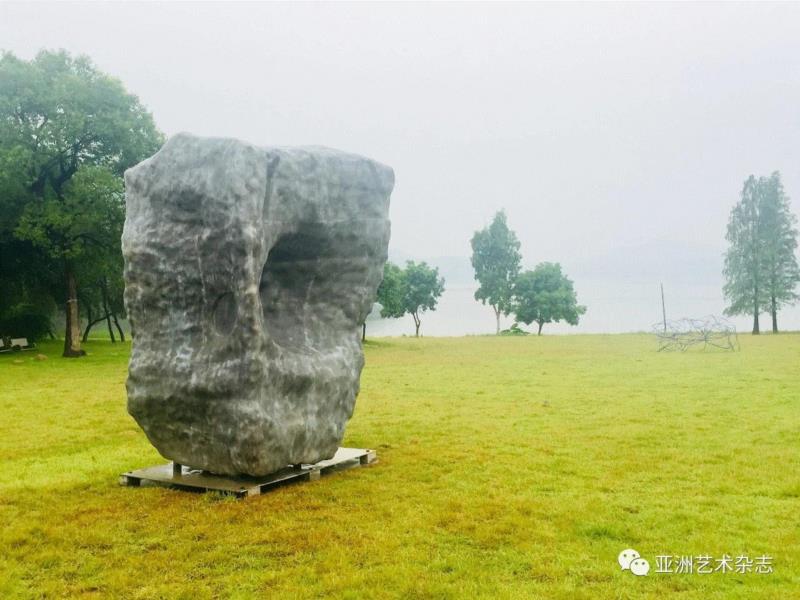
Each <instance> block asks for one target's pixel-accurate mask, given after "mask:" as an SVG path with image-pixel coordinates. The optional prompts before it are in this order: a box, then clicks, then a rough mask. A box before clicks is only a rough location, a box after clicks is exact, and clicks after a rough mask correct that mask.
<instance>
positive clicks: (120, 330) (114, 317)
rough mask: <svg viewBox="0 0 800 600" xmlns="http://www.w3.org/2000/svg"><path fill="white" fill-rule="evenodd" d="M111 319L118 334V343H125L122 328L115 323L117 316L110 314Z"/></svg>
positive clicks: (117, 322)
mask: <svg viewBox="0 0 800 600" xmlns="http://www.w3.org/2000/svg"><path fill="white" fill-rule="evenodd" d="M111 318H112V319H114V325H115V326H116V327H117V331H118V332H119V341H120V342H124V341H125V334H124V333H123V332H122V327H120V325H119V321H117V314H116V313H111Z"/></svg>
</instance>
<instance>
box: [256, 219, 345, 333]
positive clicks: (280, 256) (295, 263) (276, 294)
mask: <svg viewBox="0 0 800 600" xmlns="http://www.w3.org/2000/svg"><path fill="white" fill-rule="evenodd" d="M330 246H331V243H330V239H329V237H328V235H327V234H326V232H325V231H324V229H323V226H322V225H319V224H314V223H311V224H304V225H303V226H301V227H300V228H299V230H298V231H297V232H295V233H290V234H285V235H283V236H282V237H281V238H280V239H278V242H277V243H276V244H275V246H273V248H272V249H271V250H270V252H269V255H268V256H267V262H266V264H265V265H264V269H263V270H262V272H261V281H260V283H259V296H260V298H261V308H262V310H263V317H264V327H265V329H266V330H267V334H268V335H269V336H270V337H271V338H272V340H273V341H274V342H276V343H277V344H279V345H281V346H285V347H288V348H300V347H303V346H314V345H315V342H316V341H318V339H319V336H320V335H324V331H323V329H324V325H323V324H322V323H321V319H324V311H320V310H319V305H320V304H323V303H325V302H326V300H327V299H328V296H327V294H326V290H327V288H328V287H329V281H330V278H331V273H330V272H329V269H326V267H325V265H326V264H327V263H326V261H327V258H328V257H329V256H330V250H331V248H330ZM321 313H323V314H321Z"/></svg>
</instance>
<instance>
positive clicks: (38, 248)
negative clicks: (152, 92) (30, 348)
mask: <svg viewBox="0 0 800 600" xmlns="http://www.w3.org/2000/svg"><path fill="white" fill-rule="evenodd" d="M163 141H164V138H163V135H162V134H161V133H160V132H159V131H158V130H157V129H156V126H155V124H154V122H153V118H152V116H151V114H150V113H149V112H148V111H147V110H146V109H145V108H144V107H143V106H142V104H141V103H140V102H139V100H138V98H137V97H136V96H134V95H132V94H130V93H128V92H127V91H126V90H125V88H124V87H123V85H122V84H121V83H120V82H119V81H117V80H116V79H114V78H112V77H109V76H108V75H105V74H104V73H101V72H100V71H98V70H97V69H96V68H95V67H94V65H93V64H92V63H91V61H90V60H89V59H88V58H86V57H77V58H73V57H71V56H70V55H68V54H67V53H66V52H63V51H62V52H47V51H43V52H40V53H39V54H38V55H37V56H36V57H35V58H34V59H33V60H31V61H24V60H21V59H19V58H17V57H16V56H14V55H13V54H11V53H4V54H3V55H2V56H0V334H3V335H18V336H29V337H36V336H38V335H46V334H50V335H51V336H52V335H53V332H52V326H51V325H50V317H51V315H52V314H53V313H54V311H55V308H56V306H61V308H62V310H63V314H64V317H65V324H66V325H65V332H64V356H67V357H76V356H81V355H82V354H84V352H83V350H82V349H81V340H85V339H86V337H87V336H88V335H89V331H90V330H91V328H92V326H94V325H97V324H98V323H101V322H105V323H106V325H107V327H108V331H109V335H110V336H111V339H112V341H113V340H114V339H115V336H114V331H116V332H117V335H118V336H119V337H120V338H122V339H124V333H123V330H122V327H121V326H120V324H119V319H120V318H122V317H123V316H124V309H123V304H122V289H123V284H122V255H121V249H120V235H121V233H122V225H123V221H124V218H125V206H124V194H123V181H122V175H123V172H124V171H125V169H127V168H128V167H130V166H132V165H135V164H136V163H138V162H140V161H141V160H143V159H144V158H146V157H148V156H150V155H152V154H153V153H154V152H155V151H156V150H158V148H159V147H160V146H161V144H162V143H163ZM82 316H83V317H84V319H85V322H86V323H87V326H86V329H84V330H83V331H81V317H82Z"/></svg>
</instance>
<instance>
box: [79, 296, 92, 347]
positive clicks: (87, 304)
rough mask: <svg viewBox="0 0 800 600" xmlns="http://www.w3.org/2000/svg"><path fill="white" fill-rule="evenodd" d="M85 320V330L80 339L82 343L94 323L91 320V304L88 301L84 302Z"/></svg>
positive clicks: (84, 341)
mask: <svg viewBox="0 0 800 600" xmlns="http://www.w3.org/2000/svg"><path fill="white" fill-rule="evenodd" d="M86 321H87V325H86V330H85V331H84V332H83V338H82V339H81V343H82V344H85V343H86V340H88V339H89V332H90V331H91V330H92V325H94V322H92V305H91V303H89V302H87V303H86Z"/></svg>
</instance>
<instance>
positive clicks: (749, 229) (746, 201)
mask: <svg viewBox="0 0 800 600" xmlns="http://www.w3.org/2000/svg"><path fill="white" fill-rule="evenodd" d="M725 237H726V239H727V240H728V243H729V244H730V247H729V248H728V251H727V253H726V254H725V268H724V271H723V272H724V275H725V287H724V288H723V292H724V294H725V297H726V298H727V299H728V302H729V306H728V307H727V308H726V309H725V314H727V315H740V314H748V313H749V314H752V315H753V335H757V334H758V333H759V331H760V330H759V323H758V316H759V314H760V313H761V311H762V306H763V302H764V287H763V284H762V282H761V276H762V272H761V264H762V260H763V259H762V256H761V255H762V250H763V244H764V241H763V233H762V223H761V202H760V200H759V182H758V181H757V180H756V178H755V177H754V176H752V175H751V176H750V177H748V178H747V180H746V181H745V182H744V186H743V187H742V192H741V199H740V200H739V202H738V203H737V204H736V205H735V206H734V207H733V209H732V210H731V215H730V219H729V220H728V231H727V234H726V236H725Z"/></svg>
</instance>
